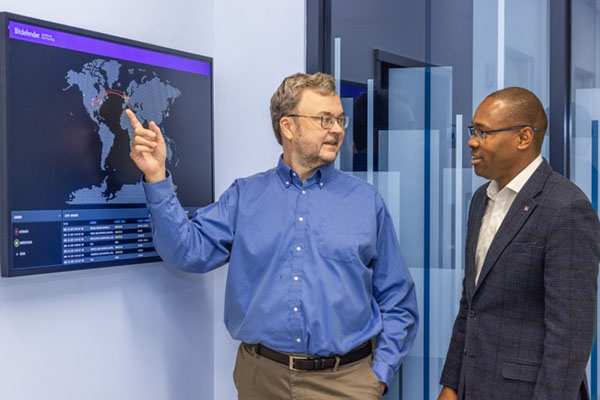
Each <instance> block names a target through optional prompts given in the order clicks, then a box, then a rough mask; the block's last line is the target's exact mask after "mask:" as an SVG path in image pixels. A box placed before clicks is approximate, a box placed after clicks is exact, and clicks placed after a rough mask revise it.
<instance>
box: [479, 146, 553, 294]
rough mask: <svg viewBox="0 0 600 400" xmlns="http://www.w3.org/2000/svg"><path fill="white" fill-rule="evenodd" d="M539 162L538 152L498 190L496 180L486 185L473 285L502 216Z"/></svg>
mask: <svg viewBox="0 0 600 400" xmlns="http://www.w3.org/2000/svg"><path fill="white" fill-rule="evenodd" d="M541 163H542V155H541V154H540V155H538V156H537V157H536V159H535V160H533V161H532V162H531V163H530V164H529V165H528V166H527V167H526V168H525V169H523V170H522V171H521V172H519V174H518V175H517V176H515V177H514V178H513V179H512V180H511V181H510V182H509V183H508V184H507V185H506V186H505V187H503V188H502V190H500V191H499V190H498V182H496V181H491V182H490V184H489V185H488V188H487V196H488V202H487V206H486V207H485V214H484V215H483V218H482V220H481V228H480V229H479V237H478V238H477V250H476V251H475V266H476V268H477V271H476V273H475V285H477V281H478V280H479V274H480V273H481V268H482V267H483V262H484V261H485V257H486V255H487V252H488V249H489V248H490V245H491V244H492V240H494V236H496V232H498V229H499V228H500V225H502V221H504V217H506V214H507V213H508V210H509V209H510V206H511V205H512V203H513V201H514V200H515V198H516V197H517V194H519V191H520V190H521V189H522V188H523V186H525V184H526V183H527V181H528V180H529V178H531V175H533V173H534V172H535V170H536V169H537V167H539V165H540V164H541Z"/></svg>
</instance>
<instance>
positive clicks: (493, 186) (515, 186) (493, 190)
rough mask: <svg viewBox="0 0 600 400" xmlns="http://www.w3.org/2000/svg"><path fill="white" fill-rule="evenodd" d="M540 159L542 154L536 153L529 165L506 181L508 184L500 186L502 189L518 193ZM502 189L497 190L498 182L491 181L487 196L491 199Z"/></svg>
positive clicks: (538, 164)
mask: <svg viewBox="0 0 600 400" xmlns="http://www.w3.org/2000/svg"><path fill="white" fill-rule="evenodd" d="M542 161H543V160H542V155H541V154H538V156H537V157H536V158H535V160H533V161H532V162H531V163H529V165H528V166H527V167H525V169H523V170H522V171H521V172H519V174H518V175H517V176H515V177H514V178H513V179H512V180H511V181H510V182H508V184H507V185H506V186H505V187H504V188H502V190H504V189H506V188H508V189H509V190H512V191H513V192H515V193H519V192H520V191H521V189H523V186H525V184H526V183H527V181H528V180H529V178H531V176H532V175H533V173H534V172H535V170H536V169H537V168H538V167H539V166H540V164H541V163H542ZM502 190H498V182H496V181H491V182H490V184H489V185H488V187H487V196H488V197H489V198H490V199H492V200H493V199H494V198H495V197H496V196H497V195H498V192H501V191H502Z"/></svg>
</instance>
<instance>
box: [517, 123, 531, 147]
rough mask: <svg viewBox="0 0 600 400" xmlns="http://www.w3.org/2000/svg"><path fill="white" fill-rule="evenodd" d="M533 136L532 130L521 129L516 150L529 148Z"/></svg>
mask: <svg viewBox="0 0 600 400" xmlns="http://www.w3.org/2000/svg"><path fill="white" fill-rule="evenodd" d="M533 135H534V132H533V129H531V128H529V127H527V128H523V129H522V130H521V132H519V144H518V145H517V148H518V149H519V150H525V149H526V148H528V147H529V146H531V145H532V143H533Z"/></svg>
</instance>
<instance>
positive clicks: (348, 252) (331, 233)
mask: <svg viewBox="0 0 600 400" xmlns="http://www.w3.org/2000/svg"><path fill="white" fill-rule="evenodd" d="M371 247H372V246H371V240H370V235H369V233H368V232H365V231H360V230H357V229H349V230H342V229H340V228H337V227H335V228H334V227H331V226H329V225H326V224H321V225H320V226H319V235H318V243H317V248H318V249H319V254H320V255H321V256H322V257H323V258H326V259H330V260H335V261H340V262H357V261H361V262H362V263H363V264H367V263H368V261H369V260H370V258H371V255H370V253H371V252H370V251H369V250H370V249H371Z"/></svg>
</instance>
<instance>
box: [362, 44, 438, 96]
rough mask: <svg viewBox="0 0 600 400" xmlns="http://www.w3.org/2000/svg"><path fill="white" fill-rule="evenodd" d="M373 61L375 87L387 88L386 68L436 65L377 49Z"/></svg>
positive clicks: (374, 51)
mask: <svg viewBox="0 0 600 400" xmlns="http://www.w3.org/2000/svg"><path fill="white" fill-rule="evenodd" d="M373 61H374V63H375V68H374V71H375V80H374V84H375V89H381V88H387V87H388V83H387V82H386V80H385V79H386V74H385V73H384V70H387V69H389V68H410V67H434V66H435V65H431V64H429V63H426V62H425V61H422V60H417V59H415V58H410V57H405V56H401V55H399V54H395V53H390V52H389V51H385V50H381V49H375V50H373Z"/></svg>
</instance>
